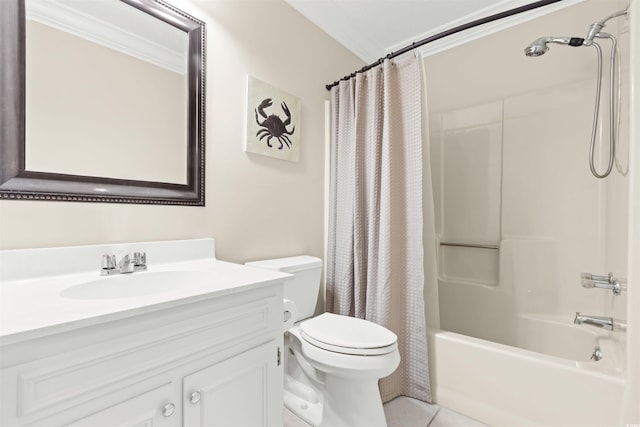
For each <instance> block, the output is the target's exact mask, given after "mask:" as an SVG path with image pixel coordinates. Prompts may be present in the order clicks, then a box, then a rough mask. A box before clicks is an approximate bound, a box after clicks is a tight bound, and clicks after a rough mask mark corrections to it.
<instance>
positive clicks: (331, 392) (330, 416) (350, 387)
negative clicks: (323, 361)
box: [318, 375, 387, 427]
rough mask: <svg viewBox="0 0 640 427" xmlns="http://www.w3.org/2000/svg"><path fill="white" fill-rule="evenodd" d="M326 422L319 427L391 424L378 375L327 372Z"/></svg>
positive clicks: (377, 426)
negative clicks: (363, 376)
mask: <svg viewBox="0 0 640 427" xmlns="http://www.w3.org/2000/svg"><path fill="white" fill-rule="evenodd" d="M324 385H325V391H326V392H325V395H324V405H323V411H322V423H321V424H320V425H319V426H318V427H354V426H367V427H387V421H386V419H385V416H384V410H383V407H382V399H381V398H380V391H379V389H378V379H377V378H374V379H366V380H360V379H353V378H345V377H338V376H333V375H327V376H326V377H325V384H324Z"/></svg>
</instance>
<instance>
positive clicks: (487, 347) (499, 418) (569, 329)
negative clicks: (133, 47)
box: [428, 316, 625, 427]
mask: <svg viewBox="0 0 640 427" xmlns="http://www.w3.org/2000/svg"><path fill="white" fill-rule="evenodd" d="M517 330H518V331H519V332H520V333H519V334H517V337H518V340H519V342H517V343H514V345H517V346H518V347H515V346H510V345H504V344H498V343H495V342H491V341H486V340H482V339H478V338H473V337H469V336H466V335H461V334H457V333H453V332H447V331H442V330H436V329H430V330H428V340H429V354H430V369H431V379H432V392H433V395H434V400H435V401H436V402H437V403H438V404H440V405H442V406H445V407H447V408H450V409H452V410H454V411H458V412H460V413H463V414H465V415H467V416H470V417H472V418H475V419H477V420H479V421H482V422H484V423H487V424H489V425H492V426H510V427H511V426H562V427H568V426H594V427H596V426H597V427H604V426H613V425H617V424H618V420H619V416H620V407H621V401H622V396H623V391H624V362H623V359H624V354H625V350H624V344H623V343H624V339H623V336H620V335H616V333H610V332H605V331H599V330H597V329H594V330H589V329H588V327H584V326H578V325H573V324H572V323H570V322H567V321H563V320H562V319H556V318H552V317H542V316H520V317H519V318H518V320H517ZM618 334H619V333H618ZM596 346H597V347H599V348H600V351H601V353H602V358H601V360H599V361H594V360H592V359H591V356H592V354H593V351H594V350H595V347H596Z"/></svg>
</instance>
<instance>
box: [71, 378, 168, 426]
mask: <svg viewBox="0 0 640 427" xmlns="http://www.w3.org/2000/svg"><path fill="white" fill-rule="evenodd" d="M173 391H174V386H173V384H172V383H168V384H164V385H162V386H160V387H158V388H156V389H153V390H150V391H148V392H146V393H143V394H141V395H138V396H136V397H134V398H132V399H128V400H126V401H124V402H122V403H120V404H117V405H114V406H111V407H109V408H107V409H104V410H102V411H100V412H96V413H95V414H91V415H89V416H88V417H85V418H82V419H81V420H78V421H76V422H74V423H71V424H68V426H69V427H177V426H179V425H180V407H179V406H180V402H179V399H176V396H175V393H172V392H173ZM172 397H173V398H172ZM166 405H173V411H172V410H171V409H172V407H167V408H166V409H165V406H166Z"/></svg>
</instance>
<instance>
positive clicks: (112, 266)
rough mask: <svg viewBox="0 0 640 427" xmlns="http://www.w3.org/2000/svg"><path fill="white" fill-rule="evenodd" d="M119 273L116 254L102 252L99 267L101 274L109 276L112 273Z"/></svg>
mask: <svg viewBox="0 0 640 427" xmlns="http://www.w3.org/2000/svg"><path fill="white" fill-rule="evenodd" d="M118 273H120V268H118V265H117V264H116V256H115V255H109V254H104V255H102V264H101V268H100V275H101V276H110V275H112V274H118Z"/></svg>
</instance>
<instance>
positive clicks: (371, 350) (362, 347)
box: [300, 313, 398, 355]
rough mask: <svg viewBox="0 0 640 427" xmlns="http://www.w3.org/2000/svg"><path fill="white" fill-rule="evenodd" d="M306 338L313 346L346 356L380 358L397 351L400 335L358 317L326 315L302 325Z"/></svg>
mask: <svg viewBox="0 0 640 427" xmlns="http://www.w3.org/2000/svg"><path fill="white" fill-rule="evenodd" d="M300 331H301V332H302V337H303V338H304V339H305V340H306V341H307V342H309V343H311V344H313V345H315V346H317V347H320V348H323V349H325V350H329V351H334V352H337V353H342V354H354V355H377V354H386V353H390V352H392V351H394V350H395V349H396V348H397V344H396V342H397V340H398V337H396V334H394V333H393V332H391V331H390V330H388V329H386V328H384V327H382V326H380V325H377V324H375V323H373V322H369V321H367V320H363V319H357V318H355V317H349V316H341V315H338V314H333V313H324V314H321V315H320V316H317V317H314V318H312V319H309V320H305V321H304V322H302V323H301V324H300Z"/></svg>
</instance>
